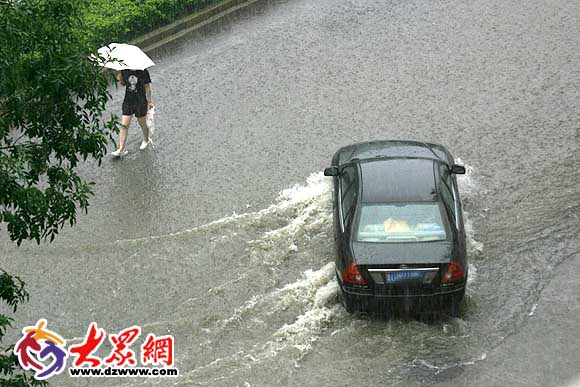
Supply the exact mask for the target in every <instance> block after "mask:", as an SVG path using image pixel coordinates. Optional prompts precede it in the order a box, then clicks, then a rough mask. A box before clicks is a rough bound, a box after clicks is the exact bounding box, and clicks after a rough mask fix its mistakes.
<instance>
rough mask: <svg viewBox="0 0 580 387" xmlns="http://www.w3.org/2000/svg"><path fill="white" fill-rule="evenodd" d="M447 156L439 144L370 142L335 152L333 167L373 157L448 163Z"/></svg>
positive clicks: (349, 146)
mask: <svg viewBox="0 0 580 387" xmlns="http://www.w3.org/2000/svg"><path fill="white" fill-rule="evenodd" d="M449 156H450V155H449V153H448V152H447V150H446V149H445V148H444V147H443V146H442V145H439V144H432V143H427V142H418V141H400V140H391V141H370V142H361V143H357V144H352V145H348V146H345V147H342V148H340V149H339V150H338V151H337V152H336V155H335V158H334V161H335V162H336V163H335V164H334V165H342V164H345V163H347V162H349V161H351V160H354V159H359V160H364V159H371V158H375V157H423V158H429V159H433V160H440V161H442V162H445V163H448V162H449V161H450V160H449V158H450V157H449Z"/></svg>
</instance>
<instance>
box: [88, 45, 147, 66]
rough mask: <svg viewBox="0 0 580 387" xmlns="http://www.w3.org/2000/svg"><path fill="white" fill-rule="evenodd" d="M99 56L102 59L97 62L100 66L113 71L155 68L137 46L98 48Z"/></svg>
mask: <svg viewBox="0 0 580 387" xmlns="http://www.w3.org/2000/svg"><path fill="white" fill-rule="evenodd" d="M98 51H99V55H100V56H101V57H103V58H104V62H103V60H100V61H99V64H100V65H101V66H104V67H107V68H110V69H113V70H129V69H130V70H145V69H146V68H147V67H151V66H155V63H153V61H152V60H151V58H149V57H148V56H147V55H146V54H145V53H144V52H143V51H141V49H140V48H139V47H137V46H133V45H131V44H125V43H111V44H109V45H108V46H104V47H101V48H99V50H98Z"/></svg>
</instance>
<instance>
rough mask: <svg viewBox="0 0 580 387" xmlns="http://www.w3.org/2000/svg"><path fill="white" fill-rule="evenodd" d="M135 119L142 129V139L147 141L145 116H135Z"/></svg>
mask: <svg viewBox="0 0 580 387" xmlns="http://www.w3.org/2000/svg"><path fill="white" fill-rule="evenodd" d="M137 121H138V122H139V125H141V129H142V130H143V141H144V142H149V127H148V126H147V116H143V117H137Z"/></svg>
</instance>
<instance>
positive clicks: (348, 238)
mask: <svg viewBox="0 0 580 387" xmlns="http://www.w3.org/2000/svg"><path fill="white" fill-rule="evenodd" d="M464 173H465V167H463V166H461V165H457V164H454V159H453V157H452V156H451V154H450V153H449V151H447V150H446V149H445V148H444V147H443V146H441V145H437V144H429V143H423V142H414V141H374V142H366V143H360V144H354V145H349V146H346V147H343V148H341V149H339V150H338V151H337V152H336V153H335V155H334V157H333V158H332V164H331V166H330V167H329V168H326V169H325V171H324V174H325V175H326V176H333V180H334V185H333V187H334V192H333V195H334V230H335V231H334V235H335V240H336V249H337V258H336V275H337V279H338V284H339V286H340V291H339V296H340V298H341V301H342V304H343V305H344V307H345V308H346V310H347V311H348V312H349V313H353V312H355V311H358V310H361V311H362V310H368V309H377V308H379V309H384V308H385V307H386V308H387V309H391V308H399V309H400V307H401V306H402V307H404V308H405V310H418V311H422V310H424V309H428V310H430V311H433V309H434V308H435V309H437V310H445V311H447V312H448V313H450V314H451V315H453V316H457V315H458V313H459V305H460V303H461V300H462V299H463V296H464V294H465V286H466V282H467V271H468V267H467V257H466V242H465V229H464V224H463V213H462V209H461V200H460V198H459V191H458V189H457V180H456V176H455V175H456V174H464Z"/></svg>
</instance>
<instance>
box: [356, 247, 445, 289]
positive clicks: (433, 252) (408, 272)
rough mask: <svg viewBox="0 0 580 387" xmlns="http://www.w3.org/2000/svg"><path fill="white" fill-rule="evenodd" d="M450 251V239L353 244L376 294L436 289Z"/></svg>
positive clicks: (357, 257)
mask: <svg viewBox="0 0 580 387" xmlns="http://www.w3.org/2000/svg"><path fill="white" fill-rule="evenodd" d="M452 252H453V245H452V243H450V242H447V241H443V242H423V243H412V242H408V243H405V242H400V243H360V242H355V243H353V253H354V257H355V262H356V264H357V266H358V267H359V268H360V269H361V271H362V272H363V275H364V276H365V277H366V278H369V279H372V281H371V283H370V284H369V285H371V286H370V287H371V288H372V290H373V293H374V294H375V295H377V296H388V297H407V296H413V295H429V294H432V293H434V292H436V291H438V290H439V288H440V282H441V275H442V274H443V273H444V272H445V271H446V270H447V267H448V265H449V262H450V261H451V256H452Z"/></svg>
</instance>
